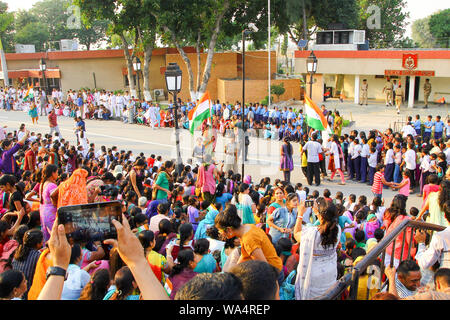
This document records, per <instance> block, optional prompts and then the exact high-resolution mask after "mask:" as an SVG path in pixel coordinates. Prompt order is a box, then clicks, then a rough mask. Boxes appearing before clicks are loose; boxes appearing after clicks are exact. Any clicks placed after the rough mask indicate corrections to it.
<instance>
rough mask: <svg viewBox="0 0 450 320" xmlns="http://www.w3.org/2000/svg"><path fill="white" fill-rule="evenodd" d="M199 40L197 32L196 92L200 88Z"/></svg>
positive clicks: (199, 34)
mask: <svg viewBox="0 0 450 320" xmlns="http://www.w3.org/2000/svg"><path fill="white" fill-rule="evenodd" d="M200 40H201V33H200V31H199V32H198V38H197V46H196V51H197V86H196V91H197V92H198V91H199V90H200V76H201V73H202V72H201V56H200Z"/></svg>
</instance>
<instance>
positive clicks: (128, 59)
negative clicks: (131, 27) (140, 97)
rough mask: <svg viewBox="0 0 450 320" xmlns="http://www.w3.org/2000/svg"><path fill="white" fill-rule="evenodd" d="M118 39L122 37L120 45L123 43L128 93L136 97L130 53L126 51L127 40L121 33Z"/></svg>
mask: <svg viewBox="0 0 450 320" xmlns="http://www.w3.org/2000/svg"><path fill="white" fill-rule="evenodd" d="M120 39H122V45H123V52H124V54H125V61H126V62H127V71H128V75H127V77H128V85H129V88H130V94H131V96H132V97H135V98H136V89H135V87H134V82H133V60H132V55H130V52H129V51H128V42H127V39H126V38H125V35H124V34H123V33H121V34H120Z"/></svg>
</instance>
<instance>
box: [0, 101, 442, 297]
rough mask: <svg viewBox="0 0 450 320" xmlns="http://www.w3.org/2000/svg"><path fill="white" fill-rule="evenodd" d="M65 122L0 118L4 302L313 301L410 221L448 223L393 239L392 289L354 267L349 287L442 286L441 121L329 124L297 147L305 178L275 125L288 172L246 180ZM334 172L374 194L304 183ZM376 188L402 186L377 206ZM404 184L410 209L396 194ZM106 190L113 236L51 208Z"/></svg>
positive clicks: (401, 289)
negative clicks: (74, 230) (43, 125)
mask: <svg viewBox="0 0 450 320" xmlns="http://www.w3.org/2000/svg"><path fill="white" fill-rule="evenodd" d="M78 110H79V109H78ZM224 110H225V109H224ZM249 112H251V111H249ZM53 113H55V111H54V109H52V110H50V114H49V115H48V118H49V123H51V116H52V114H53ZM75 119H76V134H77V143H76V144H71V143H70V142H69V141H67V140H65V139H64V138H63V137H61V135H60V134H58V131H57V130H56V129H54V131H56V133H55V134H54V135H53V131H52V133H51V134H44V135H42V134H40V133H35V134H33V135H31V134H30V132H29V130H28V129H27V126H26V125H25V124H22V125H21V126H20V127H19V128H18V130H9V128H0V140H1V150H0V152H1V164H0V172H1V176H0V191H1V196H2V198H1V199H2V201H1V203H0V204H1V207H0V217H1V218H0V257H1V261H0V299H8V300H9V299H28V300H35V299H66V300H78V299H81V300H102V299H103V300H136V299H186V300H190V299H224V300H227V299H228V300H235V299H245V300H256V299H262V300H270V299H283V300H293V299H298V300H308V299H315V298H318V297H320V296H322V295H323V294H325V293H326V291H327V290H328V289H329V288H330V287H331V286H333V285H334V284H335V283H336V281H337V280H338V279H339V278H341V277H342V276H343V275H344V274H345V273H347V272H351V268H352V267H353V266H354V265H356V264H357V263H358V262H359V261H360V260H361V259H362V258H363V257H364V256H366V255H367V253H368V252H370V250H373V248H374V247H376V245H377V243H378V242H379V241H381V240H382V239H383V238H384V237H385V236H386V235H388V234H389V233H391V232H392V231H393V230H394V229H395V228H396V227H397V226H398V225H399V224H400V223H402V222H403V221H405V220H407V219H414V220H418V221H427V222H431V223H435V224H438V225H441V226H443V227H445V228H446V229H445V230H444V231H441V232H435V233H434V234H432V235H431V234H427V233H425V232H417V233H416V234H414V235H413V237H412V236H411V234H409V235H406V237H404V238H403V239H404V241H405V243H404V245H403V248H402V246H399V245H397V246H396V247H395V248H393V246H392V244H391V245H390V246H389V247H388V248H387V251H386V253H387V254H386V259H385V261H384V262H385V265H386V266H387V267H386V277H388V279H389V280H390V281H389V282H390V285H389V292H379V291H380V290H379V289H377V288H372V287H370V288H368V287H367V286H368V280H367V278H368V275H367V274H366V275H364V276H362V277H361V278H360V280H359V290H358V299H398V298H410V299H411V298H412V299H420V298H424V297H425V298H429V299H448V298H450V291H449V290H450V289H449V288H450V259H449V258H448V248H449V245H450V234H449V230H450V229H449V228H448V224H449V221H450V180H449V178H450V169H448V164H449V162H450V142H449V140H448V135H449V131H448V130H447V129H445V130H447V131H444V132H445V135H443V136H441V137H439V135H437V134H436V133H439V130H436V128H438V126H437V125H436V122H439V120H438V119H436V121H435V122H432V125H431V127H432V128H434V130H433V131H434V132H433V131H430V132H432V133H433V135H431V134H430V135H428V134H426V133H427V132H428V131H424V132H422V131H420V133H419V131H416V130H414V133H415V134H414V133H413V132H412V131H411V130H410V128H409V127H411V128H413V129H414V123H413V122H412V120H411V119H408V121H409V123H408V124H407V125H406V126H405V127H404V128H403V129H402V130H401V132H393V130H392V129H388V130H386V131H385V132H384V133H382V132H379V131H377V130H372V131H370V132H369V133H368V134H367V136H366V134H365V133H364V132H356V131H355V130H353V131H352V132H351V133H350V134H349V135H348V136H347V135H340V134H339V131H338V130H336V129H335V131H334V134H333V135H332V136H331V137H330V139H329V141H328V144H327V143H324V141H321V139H322V138H323V137H322V135H321V132H320V131H317V130H313V129H312V130H311V131H310V132H308V133H305V135H303V138H302V140H301V143H300V144H299V147H300V149H301V160H300V159H298V160H299V161H301V163H302V169H304V172H305V174H306V177H307V182H308V185H309V186H306V185H303V184H301V183H291V181H290V172H291V171H292V169H293V165H292V163H293V161H294V159H293V144H291V142H292V139H291V138H290V137H287V136H284V137H283V138H282V139H283V144H282V150H281V154H282V161H281V164H280V169H281V170H283V171H284V173H285V175H284V179H274V178H273V177H265V178H263V179H261V180H260V181H254V179H252V177H251V176H250V175H246V176H241V175H240V174H239V173H238V172H237V170H232V169H230V168H227V167H225V164H224V163H217V162H216V161H215V160H214V152H212V153H204V152H202V153H201V155H200V156H198V155H196V154H195V152H194V153H193V158H194V159H193V161H189V162H186V163H181V164H176V163H175V161H174V160H171V159H163V158H162V157H161V156H159V155H155V154H147V155H146V154H144V153H140V154H137V155H134V154H133V153H132V151H127V150H124V149H121V148H119V147H117V146H113V147H111V148H107V147H106V146H101V147H100V148H98V147H97V146H96V145H95V143H93V142H88V141H87V140H86V138H85V132H86V124H85V122H84V120H83V117H82V116H78V117H76V118H75ZM333 120H334V121H335V122H336V117H334V118H333ZM429 126H430V125H428V124H422V126H421V130H424V128H425V129H428V127H429ZM206 127H207V126H206ZM51 128H52V127H51ZM53 128H54V127H53ZM333 128H334V126H333ZM203 129H205V130H206V129H207V128H203ZM445 140H447V142H446V143H445V142H444V141H445ZM200 147H204V146H200ZM196 156H197V161H195V157H196ZM326 163H328V167H326V165H325V164H326ZM336 172H337V173H339V174H340V177H341V183H342V184H344V183H345V180H344V179H345V178H344V173H347V175H348V178H350V179H354V180H355V181H359V182H362V183H368V184H370V185H371V186H372V192H373V198H372V199H368V198H367V197H366V196H364V195H359V196H358V195H355V194H346V195H344V193H343V192H336V193H335V194H334V195H333V194H332V193H331V192H330V190H328V189H325V190H323V192H322V194H320V192H319V191H317V190H313V187H312V182H313V180H314V182H315V183H316V185H318V184H320V178H321V177H325V176H328V174H329V173H331V176H330V178H333V177H334V175H335V173H336ZM313 178H314V179H313ZM387 187H389V188H393V189H398V190H399V193H398V194H397V195H396V196H395V197H394V199H393V200H392V202H391V203H390V204H386V205H385V203H384V199H383V189H384V188H387ZM367 188H368V187H367ZM415 188H417V191H418V192H417V194H418V195H420V196H421V197H422V199H423V202H422V205H421V206H420V207H413V206H408V205H407V201H408V198H409V196H410V194H411V191H414V190H415ZM419 190H420V191H419ZM419 192H420V193H419ZM109 201H119V202H120V204H121V208H122V213H123V216H122V219H121V221H119V220H113V221H112V223H113V225H114V227H115V229H116V230H117V239H99V238H90V237H86V236H85V235H79V234H67V235H66V233H65V230H64V227H63V226H62V225H58V218H57V212H58V209H59V208H62V207H65V206H69V205H81V204H87V203H98V202H109ZM409 232H411V231H409ZM398 237H399V238H400V240H399V241H397V243H401V235H399V236H398ZM410 241H412V242H411V243H410ZM409 247H411V248H412V249H411V257H410V258H409V259H407V260H404V259H402V257H403V258H405V259H406V256H407V254H406V253H405V252H406V251H405V250H407V248H409ZM405 248H406V249H405ZM391 259H393V260H394V261H393V267H390V262H391ZM402 260H403V261H402ZM375 263H378V264H380V263H381V261H377V262H375ZM64 276H65V277H64ZM364 277H365V278H364ZM394 284H395V285H394ZM367 290H369V295H368V297H367V296H366V292H367ZM359 293H361V294H359ZM346 295H348V290H346V291H345V292H344V294H343V296H342V298H345V297H346Z"/></svg>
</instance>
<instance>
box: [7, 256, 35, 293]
mask: <svg viewBox="0 0 450 320" xmlns="http://www.w3.org/2000/svg"><path fill="white" fill-rule="evenodd" d="M40 255H41V252H40V251H39V250H35V249H32V250H31V251H30V252H29V253H28V256H27V257H26V259H25V260H22V261H17V260H16V259H13V261H12V267H13V269H14V270H19V271H22V272H23V274H24V275H25V278H26V279H27V287H28V288H27V292H28V290H30V287H31V285H32V284H33V277H34V271H35V269H36V264H37V261H38V259H39V256H40Z"/></svg>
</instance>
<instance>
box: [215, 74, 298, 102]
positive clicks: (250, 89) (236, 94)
mask: <svg viewBox="0 0 450 320" xmlns="http://www.w3.org/2000/svg"><path fill="white" fill-rule="evenodd" d="M280 83H284V88H285V89H286V91H285V93H284V94H283V95H281V96H280V100H289V99H292V98H294V99H296V100H300V99H301V88H300V80H299V79H278V80H272V81H271V84H272V85H274V84H276V85H278V84H280ZM217 86H218V87H219V91H218V99H219V100H220V102H225V103H226V102H230V103H234V102H236V101H242V80H224V79H218V80H217ZM267 91H268V83H267V80H245V102H246V103H249V102H260V101H261V100H262V99H264V98H265V97H266V96H267ZM272 96H273V99H274V102H275V103H276V102H278V98H277V96H275V95H272Z"/></svg>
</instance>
